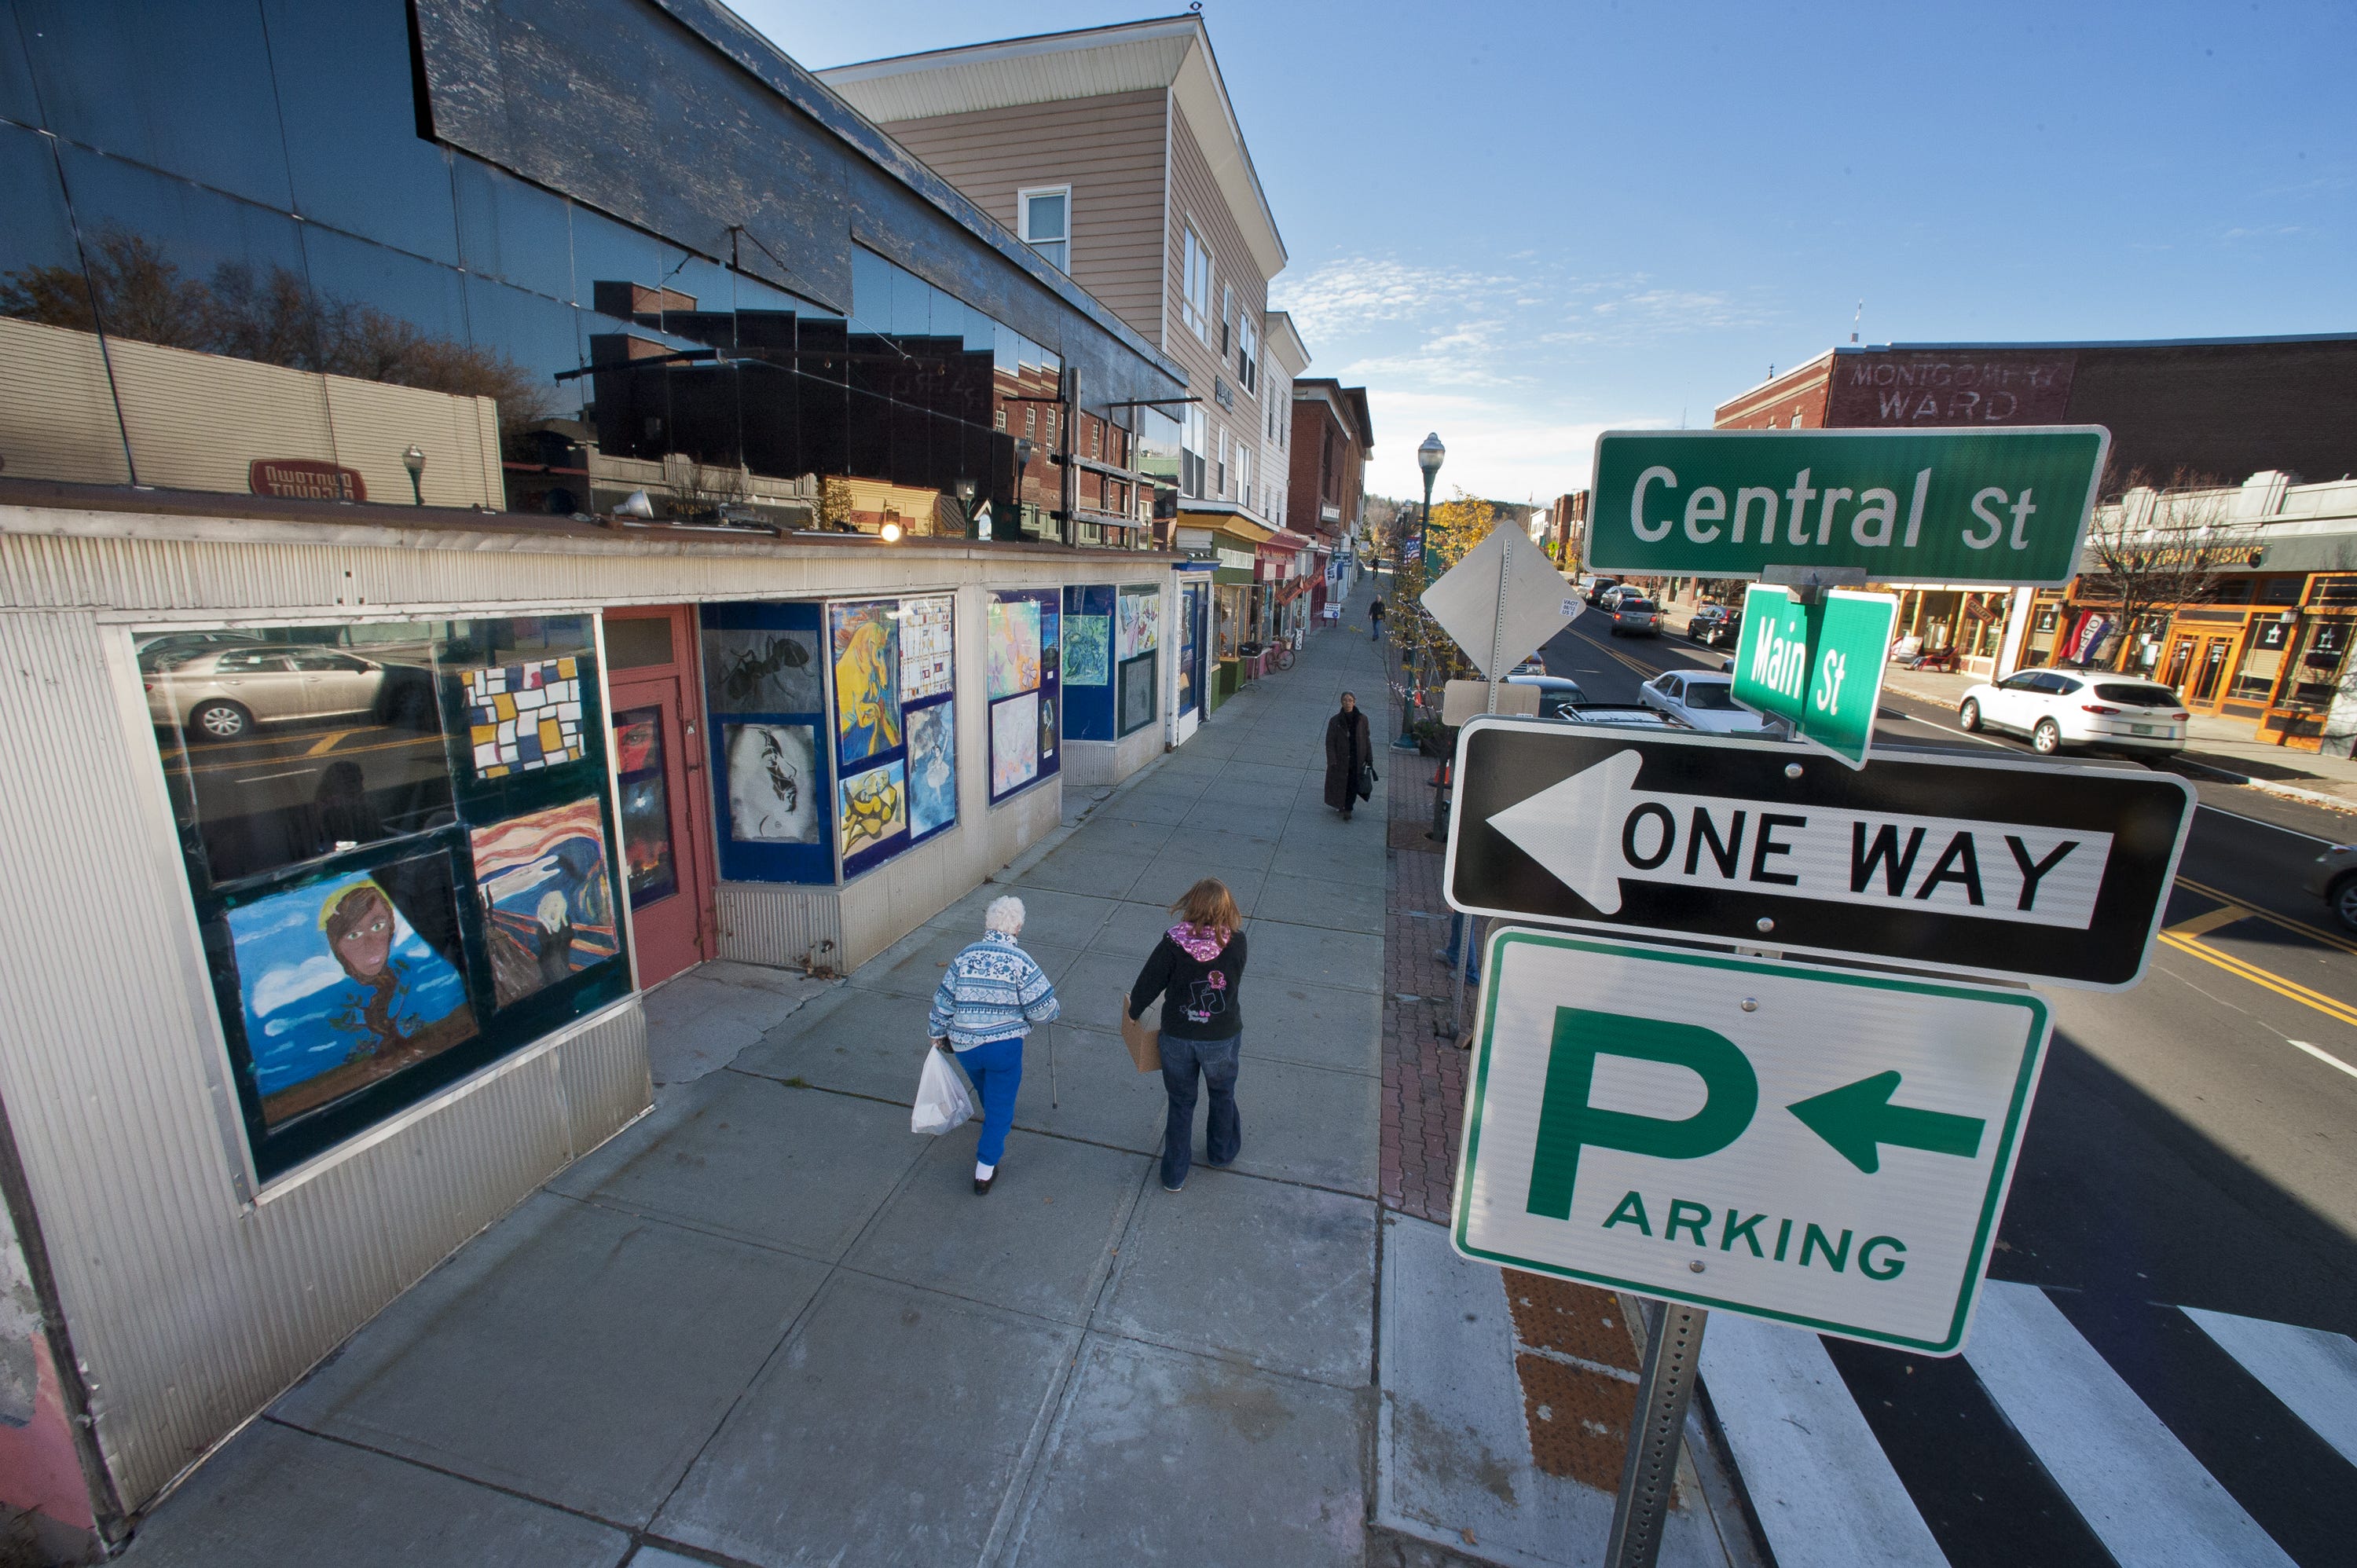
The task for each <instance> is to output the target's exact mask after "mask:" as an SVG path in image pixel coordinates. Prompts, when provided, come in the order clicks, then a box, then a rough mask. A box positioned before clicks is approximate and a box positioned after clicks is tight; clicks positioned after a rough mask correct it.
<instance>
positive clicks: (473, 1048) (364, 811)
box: [138, 616, 630, 1177]
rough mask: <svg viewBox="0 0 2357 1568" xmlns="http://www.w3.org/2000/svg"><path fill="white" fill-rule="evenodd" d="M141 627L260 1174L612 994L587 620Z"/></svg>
mask: <svg viewBox="0 0 2357 1568" xmlns="http://www.w3.org/2000/svg"><path fill="white" fill-rule="evenodd" d="M138 642H139V664H140V671H141V676H142V681H143V684H144V685H145V688H146V693H147V701H148V707H149V711H150V714H151V716H152V717H153V718H154V720H155V724H156V749H157V754H158V758H159V760H160V762H161V764H162V767H163V769H164V775H165V781H166V785H167V790H168V792H169V794H170V797H171V800H172V803H173V809H174V813H175V816H176V817H177V819H178V825H179V832H180V841H181V848H182V853H183V855H184V857H185V859H186V863H187V868H188V886H189V891H190V893H191V894H192V895H193V896H194V898H195V901H196V907H197V914H198V918H199V922H200V924H201V927H202V929H203V935H204V941H205V948H206V952H207V956H208V958H209V960H210V965H211V970H212V977H213V984H214V990H215V995H216V1000H217V1002H218V1004H219V1008H220V1014H221V1026H222V1030H223V1032H224V1034H225V1035H226V1036H228V1039H229V1044H230V1054H231V1061H232V1064H233V1066H234V1069H235V1073H236V1081H237V1088H238V1094H239V1100H240V1104H241V1107H242V1111H243V1113H244V1120H245V1124H246V1129H247V1134H248V1137H249V1140H250V1143H251V1145H252V1148H253V1158H254V1164H255V1166H256V1168H257V1170H258V1171H259V1172H260V1174H261V1175H263V1176H265V1177H267V1176H273V1175H275V1174H276V1173H278V1172H280V1171H283V1170H285V1169H286V1168H287V1167H288V1166H290V1165H294V1164H295V1163H296V1162H297V1161H299V1160H301V1159H303V1158H306V1157H307V1156H308V1155H313V1154H316V1153H317V1152H318V1151H320V1150H322V1149H325V1148H328V1147H330V1146H332V1145H333V1144H337V1143H339V1142H341V1141H342V1140H344V1139H346V1138H349V1137H350V1136H351V1135H353V1134H354V1133H358V1132H361V1131H362V1130H364V1129H365V1128H367V1127H369V1126H371V1125H372V1124H373V1123H375V1122H379V1121H382V1119H383V1118H384V1117H385V1116H387V1115H390V1114H392V1113H393V1112H395V1111H398V1110H399V1109H401V1108H402V1107H403V1106H405V1105H407V1104H410V1103H412V1102H413V1101H415V1100H416V1099H418V1098H419V1097H420V1096H421V1095H424V1094H426V1093H429V1092H431V1091H432V1090H435V1089H436V1088H439V1087H440V1086H441V1085H443V1084H446V1083H448V1082H450V1081H451V1080H452V1079H456V1078H457V1077H459V1076H461V1075H463V1074H465V1073H467V1072H470V1071H472V1070H474V1069H476V1068H478V1067H479V1066H481V1065H483V1064H484V1063H486V1062H488V1061H491V1060H493V1059H496V1058H499V1057H500V1056H502V1055H505V1054H506V1053H508V1052H510V1051H512V1050H514V1049H516V1048H517V1047H521V1046H522V1045H525V1044H528V1043H529V1042H531V1041H532V1040H533V1039H536V1038H538V1037H540V1036H543V1035H544V1034H546V1033H547V1032H548V1031H549V1030H550V1029H552V1028H554V1027H557V1026H561V1025H562V1024H564V1023H565V1022H567V1021H568V1020H570V1019H572V1018H574V1017H576V1016H578V1015H581V1014H583V1013H585V1012H587V1011H590V1010H592V1009H594V1008H595V1007H597V1006H600V1005H602V1004H605V1003H607V1002H609V1001H611V1000H613V999H614V998H616V997H619V996H620V995H622V994H624V993H626V992H627V991H628V990H629V987H630V979H629V972H628V969H627V966H626V965H625V963H624V962H623V940H622V935H621V926H620V922H619V919H618V918H617V915H616V908H615V889H614V884H613V879H612V872H611V868H610V864H609V862H610V857H609V854H608V845H609V844H610V843H612V842H614V841H613V827H612V822H611V821H610V813H609V811H608V800H607V793H606V777H607V773H606V757H607V732H606V725H605V722H604V718H603V715H602V713H601V712H600V701H599V686H598V680H597V661H596V656H595V651H594V650H595V641H594V639H593V637H592V633H591V625H590V621H589V619H588V618H587V617H583V616H566V617H544V618H514V619H490V620H471V621H424V622H380V623H366V624H361V625H354V626H349V627H344V628H256V629H252V630H241V631H235V632H200V631H187V630H172V631H160V632H156V633H152V634H146V635H144V636H142V637H141V638H140V639H138Z"/></svg>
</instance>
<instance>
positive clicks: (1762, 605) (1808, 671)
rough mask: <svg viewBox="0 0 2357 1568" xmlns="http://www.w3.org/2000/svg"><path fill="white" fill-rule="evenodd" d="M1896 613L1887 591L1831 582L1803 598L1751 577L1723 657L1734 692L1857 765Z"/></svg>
mask: <svg viewBox="0 0 2357 1568" xmlns="http://www.w3.org/2000/svg"><path fill="white" fill-rule="evenodd" d="M1898 618H1899V601H1898V600H1897V599H1895V598H1893V597H1892V596H1889V594H1859V593H1851V592H1848V591H1846V590H1844V589H1839V588H1836V589H1834V590H1833V591H1831V592H1830V593H1825V594H1822V595H1820V596H1818V599H1817V602H1816V603H1815V604H1813V605H1803V604H1802V603H1800V602H1799V601H1798V600H1797V599H1795V598H1794V597H1793V596H1792V595H1791V594H1789V593H1787V592H1786V591H1785V590H1784V589H1782V588H1770V587H1761V586H1760V585H1756V584H1755V585H1753V586H1752V587H1750V588H1749V590H1747V591H1746V592H1745V594H1744V596H1743V636H1742V639H1741V640H1740V641H1739V642H1738V644H1737V645H1736V650H1735V659H1734V660H1733V662H1731V663H1730V664H1728V665H1727V671H1728V672H1729V673H1730V674H1732V675H1733V676H1734V677H1735V700H1736V701H1737V702H1738V703H1742V704H1743V705H1744V706H1745V707H1747V708H1751V709H1753V710H1755V711H1757V712H1759V713H1762V714H1768V715H1769V716H1770V717H1771V718H1780V719H1782V720H1784V721H1785V722H1787V723H1788V724H1790V725H1792V730H1793V733H1794V734H1795V735H1797V736H1800V737H1801V738H1802V739H1803V741H1806V742H1808V743H1809V744H1810V745H1812V746H1816V747H1818V748H1819V749H1821V750H1823V751H1824V752H1825V753H1827V754H1828V755H1830V756H1833V757H1838V758H1840V759H1841V760H1842V761H1843V762H1846V763H1847V764H1848V765H1849V766H1850V767H1852V768H1863V767H1865V766H1866V756H1867V749H1868V747H1869V746H1871V745H1872V742H1873V738H1874V717H1875V714H1876V712H1877V711H1878V708H1879V706H1880V704H1881V702H1882V672H1883V668H1884V657H1883V656H1884V655H1885V654H1886V653H1887V652H1888V651H1889V648H1890V631H1891V628H1892V627H1893V626H1894V625H1895V624H1896V623H1897V621H1898Z"/></svg>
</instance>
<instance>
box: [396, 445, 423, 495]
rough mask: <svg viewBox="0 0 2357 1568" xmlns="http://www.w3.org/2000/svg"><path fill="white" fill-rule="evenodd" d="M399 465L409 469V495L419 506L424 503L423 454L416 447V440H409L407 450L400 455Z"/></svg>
mask: <svg viewBox="0 0 2357 1568" xmlns="http://www.w3.org/2000/svg"><path fill="white" fill-rule="evenodd" d="M401 466H402V467H404V468H406V469H408V470H409V493H410V495H411V497H412V498H413V499H415V501H416V502H417V504H418V505H419V506H424V505H425V453H424V452H422V451H420V450H419V449H418V446H417V443H416V442H414V441H413V442H411V443H410V444H409V450H408V451H406V452H404V453H403V454H402V455H401Z"/></svg>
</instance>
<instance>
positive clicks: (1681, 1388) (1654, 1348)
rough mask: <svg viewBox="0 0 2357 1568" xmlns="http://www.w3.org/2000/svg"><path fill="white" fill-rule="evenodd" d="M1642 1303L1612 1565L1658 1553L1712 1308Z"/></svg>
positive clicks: (1645, 1560) (1639, 1563)
mask: <svg viewBox="0 0 2357 1568" xmlns="http://www.w3.org/2000/svg"><path fill="white" fill-rule="evenodd" d="M1644 1305H1645V1359H1644V1364H1643V1367H1642V1369H1641V1370H1640V1371H1639V1373H1638V1375H1637V1412H1636V1414H1635V1415H1634V1416H1632V1417H1631V1420H1630V1422H1629V1458H1628V1461H1627V1463H1625V1464H1624V1465H1622V1466H1621V1467H1620V1497H1619V1498H1617V1499H1616V1500H1615V1501H1614V1502H1613V1505H1612V1533H1611V1535H1610V1536H1609V1538H1607V1541H1606V1543H1605V1548H1604V1561H1605V1562H1606V1563H1609V1564H1610V1565H1611V1568H1653V1563H1654V1560H1655V1559H1656V1558H1658V1557H1659V1556H1660V1555H1661V1552H1662V1530H1663V1526H1664V1525H1665V1524H1667V1523H1668V1521H1669V1515H1670V1498H1671V1497H1672V1495H1673V1494H1674V1491H1675V1489H1676V1487H1677V1481H1678V1453H1679V1451H1680V1448H1681V1447H1682V1445H1683V1443H1684V1436H1685V1427H1686V1407H1687V1406H1688V1405H1689V1404H1691V1403H1692V1402H1694V1386H1695V1376H1696V1374H1697V1373H1698V1371H1699V1370H1700V1369H1701V1366H1702V1331H1703V1325H1704V1323H1705V1322H1706V1320H1707V1319H1708V1318H1709V1316H1710V1314H1708V1313H1707V1312H1705V1311H1704V1310H1703V1309H1702V1308H1700V1307H1698V1306H1687V1305H1683V1304H1682V1303H1679V1302H1674V1301H1648V1302H1646V1303H1645V1304H1644Z"/></svg>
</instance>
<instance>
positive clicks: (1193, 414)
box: [1179, 403, 1211, 496]
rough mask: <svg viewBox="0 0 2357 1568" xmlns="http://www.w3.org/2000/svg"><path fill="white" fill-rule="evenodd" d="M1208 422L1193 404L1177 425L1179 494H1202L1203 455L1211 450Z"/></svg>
mask: <svg viewBox="0 0 2357 1568" xmlns="http://www.w3.org/2000/svg"><path fill="white" fill-rule="evenodd" d="M1210 449H1211V427H1210V422H1209V421H1208V420H1206V419H1205V418H1204V417H1203V411H1202V409H1201V408H1200V406H1199V405H1197V404H1194V403H1189V404H1188V405H1187V415H1186V417H1185V418H1184V419H1183V420H1181V421H1180V422H1179V491H1180V493H1182V494H1185V495H1190V496H1200V495H1201V494H1202V493H1203V469H1204V454H1205V453H1206V452H1208V451H1209V450H1210Z"/></svg>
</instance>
